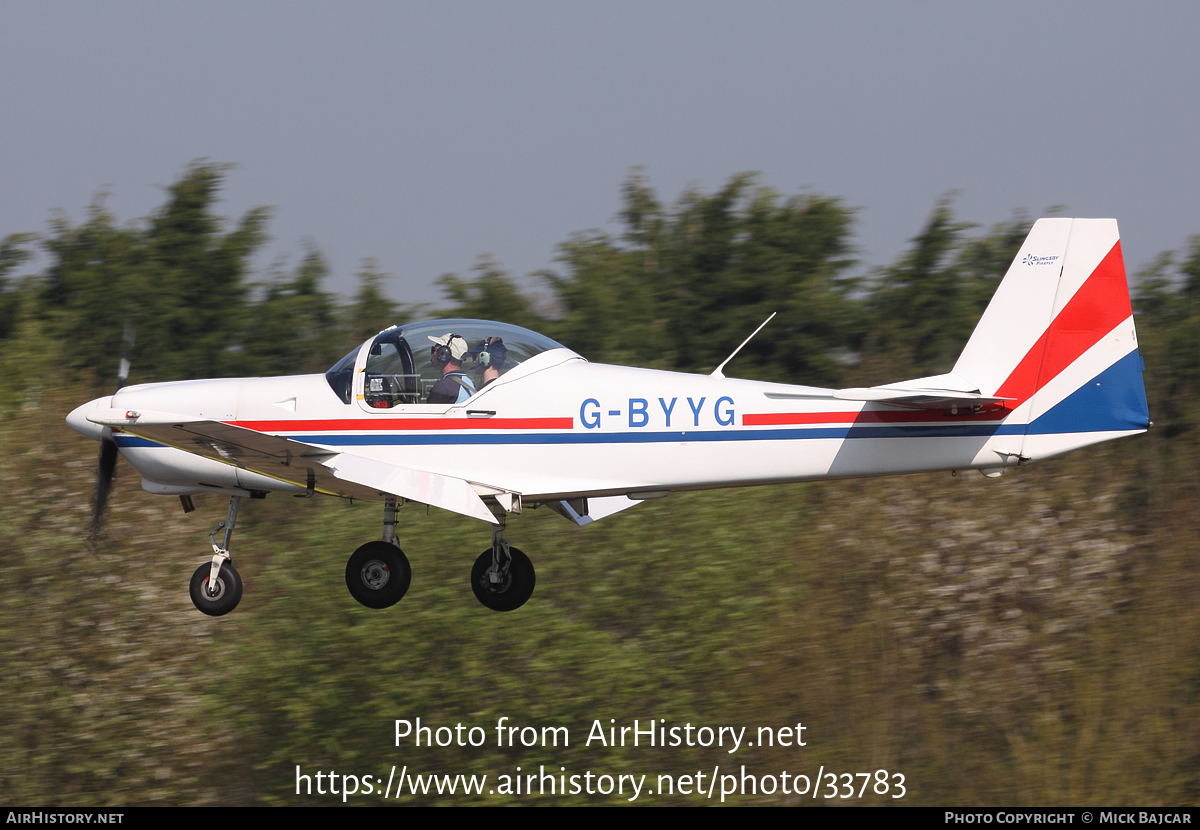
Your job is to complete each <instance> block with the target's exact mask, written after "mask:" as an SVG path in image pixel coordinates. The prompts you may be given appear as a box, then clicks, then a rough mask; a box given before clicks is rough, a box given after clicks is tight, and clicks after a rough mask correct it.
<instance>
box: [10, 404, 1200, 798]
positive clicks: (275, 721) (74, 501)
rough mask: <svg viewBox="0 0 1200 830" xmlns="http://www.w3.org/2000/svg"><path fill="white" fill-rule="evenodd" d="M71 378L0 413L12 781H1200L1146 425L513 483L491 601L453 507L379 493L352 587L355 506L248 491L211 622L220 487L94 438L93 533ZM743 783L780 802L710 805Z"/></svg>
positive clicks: (1168, 540) (1165, 482) (1186, 520)
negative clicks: (437, 775)
mask: <svg viewBox="0 0 1200 830" xmlns="http://www.w3.org/2000/svg"><path fill="white" fill-rule="evenodd" d="M75 403H78V401H75V400H73V399H71V400H68V399H66V398H64V397H60V396H55V395H50V394H46V395H45V396H43V397H41V398H38V397H37V396H34V397H30V398H28V399H26V401H25V403H24V405H23V406H22V407H21V409H20V411H18V412H17V413H15V415H14V416H13V417H12V418H10V419H9V420H8V421H7V422H6V423H4V424H3V425H0V434H2V435H3V439H4V445H5V446H6V447H8V448H9V452H10V458H9V463H8V464H7V465H6V466H5V469H4V470H3V472H2V473H0V476H2V478H3V485H4V491H5V497H4V498H3V499H2V500H0V519H2V522H0V532H2V533H3V534H4V540H3V541H4V554H3V556H2V557H0V637H2V638H3V641H4V642H5V643H6V645H7V649H6V651H7V657H6V659H5V660H4V668H5V671H4V672H3V673H0V695H3V699H4V702H5V703H4V706H3V707H0V759H2V760H0V771H2V773H3V774H2V775H0V798H2V799H3V800H5V801H7V802H9V803H26V804H45V805H50V804H63V805H67V804H73V805H104V804H142V803H170V804H205V803H233V804H255V803H258V804H264V803H265V804H290V803H314V804H315V803H326V802H335V801H337V799H335V798H333V797H329V796H327V797H324V798H321V799H305V798H297V797H296V796H295V795H294V787H295V777H294V776H295V765H296V764H299V765H301V766H302V767H303V772H306V773H310V774H311V773H314V772H316V771H317V770H324V771H328V770H330V769H336V770H337V771H338V772H339V773H352V774H358V775H361V774H365V773H368V772H369V773H371V774H374V775H381V774H382V775H385V776H386V773H387V770H388V768H389V767H390V765H391V764H393V763H395V764H397V766H398V767H399V766H400V765H403V764H408V765H409V766H410V770H409V771H410V772H413V771H418V772H422V773H427V772H435V771H441V772H450V773H459V772H462V773H472V772H473V773H484V772H486V773H488V774H489V776H490V779H489V783H490V782H491V781H492V780H494V779H495V776H497V775H500V774H505V773H508V774H511V773H512V772H514V769H515V767H516V766H518V765H519V766H521V767H522V768H523V770H524V771H525V772H528V771H529V770H530V769H534V770H536V768H537V766H538V765H539V764H544V765H546V767H548V768H549V769H551V770H552V771H557V770H558V768H559V767H560V766H565V767H566V768H567V770H566V774H568V775H570V774H573V773H582V772H584V771H585V770H587V769H591V770H593V771H597V772H607V773H610V774H616V773H636V774H639V775H640V774H642V773H646V774H648V776H649V778H648V780H647V786H651V787H652V786H653V785H652V781H653V777H654V776H655V775H657V774H658V773H671V774H675V775H680V774H685V773H688V772H695V770H696V769H711V768H712V767H713V766H714V765H717V764H720V765H721V766H722V768H723V770H722V771H730V772H731V771H734V770H735V769H736V767H738V766H740V765H741V764H745V765H746V767H747V768H748V770H750V771H753V772H754V773H756V774H758V775H763V774H768V773H772V774H778V772H779V771H780V770H784V769H786V770H788V771H789V772H791V773H793V774H796V773H807V774H808V775H810V776H811V775H813V774H814V773H815V772H816V769H817V767H819V766H820V765H824V766H825V768H826V770H836V771H839V772H860V771H874V770H876V769H881V768H882V769H887V770H889V771H892V772H901V773H903V774H904V775H905V776H906V781H907V786H908V792H909V795H908V797H907V798H905V803H915V804H951V803H953V804H956V805H968V806H970V805H980V806H981V805H994V804H1003V805H1006V806H1009V805H1011V806H1014V807H1015V806H1038V805H1040V806H1049V805H1061V804H1086V805H1095V806H1104V805H1113V806H1116V805H1122V804H1123V805H1129V804H1135V803H1136V804H1151V805H1154V804H1162V805H1178V804H1185V803H1192V804H1194V803H1196V802H1197V801H1198V800H1200V654H1198V649H1200V646H1198V645H1197V643H1198V642H1200V637H1198V636H1197V635H1198V634H1200V611H1198V610H1197V602H1196V598H1197V595H1198V591H1197V588H1198V577H1197V575H1196V574H1197V565H1198V564H1200V561H1198V560H1200V553H1198V552H1200V545H1198V544H1197V543H1198V541H1200V540H1198V539H1197V527H1196V520H1195V515H1196V514H1195V501H1194V494H1195V492H1196V486H1195V485H1196V475H1197V474H1196V472H1195V470H1196V464H1195V463H1194V461H1195V458H1194V453H1189V452H1187V451H1184V450H1180V449H1179V448H1178V447H1171V446H1167V445H1166V444H1165V442H1163V441H1161V440H1160V439H1159V438H1158V437H1156V436H1155V435H1153V434H1151V435H1149V436H1142V437H1138V438H1134V439H1126V440H1124V441H1120V442H1116V443H1114V444H1111V445H1106V446H1103V447H1098V448H1092V449H1088V450H1084V451H1081V452H1078V453H1075V454H1073V455H1071V456H1068V457H1066V458H1064V459H1061V460H1058V461H1053V462H1048V463H1044V464H1040V465H1036V466H1034V467H1031V468H1028V469H1020V470H1014V471H1010V472H1009V473H1008V474H1006V475H1005V477H1004V478H1003V479H1001V480H999V481H988V480H985V479H983V478H982V477H980V476H978V475H977V474H965V475H962V476H959V477H957V478H951V477H950V476H948V475H944V474H942V475H928V476H911V477H904V478H892V479H878V480H858V481H843V482H824V483H817V484H798V485H790V486H783V487H773V488H755V489H749V490H740V491H713V492H705V493H694V494H674V495H672V496H671V497H669V498H667V499H665V500H662V501H658V502H647V503H645V504H642V505H639V506H637V507H635V508H632V509H630V510H629V511H627V512H626V513H622V514H619V515H617V516H614V517H612V518H610V519H606V520H605V521H603V522H601V523H598V524H596V525H593V526H591V527H588V528H583V529H579V528H575V527H574V526H572V525H570V524H569V523H567V522H565V521H563V520H562V519H561V518H559V517H558V516H556V515H554V514H552V513H551V512H550V511H549V510H547V509H539V510H537V511H534V512H532V513H527V514H526V515H524V516H521V517H518V518H516V519H514V521H512V522H511V523H510V529H509V533H508V536H509V539H510V541H511V542H512V543H513V544H514V545H516V546H517V547H520V548H521V549H522V550H524V551H525V552H526V553H527V554H528V555H529V556H530V557H531V559H532V560H533V562H534V564H535V566H536V567H537V574H538V583H537V590H536V592H535V593H534V596H533V599H532V600H530V602H529V604H528V605H527V606H526V607H525V608H523V609H521V610H519V611H517V612H514V613H511V614H495V613H492V612H489V611H487V610H486V609H484V608H483V607H482V606H480V605H479V604H478V602H476V600H475V599H474V596H473V595H472V593H471V590H470V587H469V585H468V582H467V574H468V572H469V569H470V566H471V563H472V562H473V561H474V559H475V557H476V556H477V555H478V554H479V553H480V552H481V551H482V550H483V549H484V548H485V547H486V546H487V545H488V543H489V534H488V531H487V528H486V527H485V526H484V525H482V524H480V523H477V522H472V521H471V520H468V519H463V518H460V517H457V516H453V515H450V514H447V513H443V512H440V511H431V512H428V513H427V512H426V510H425V509H424V508H419V507H417V506H415V505H408V506H405V507H404V508H403V509H402V510H401V512H400V519H401V523H400V526H399V533H400V535H401V540H402V545H403V547H404V549H405V551H406V553H407V554H408V557H409V559H410V561H411V562H412V565H413V571H414V576H413V586H412V588H411V590H410V592H409V594H408V596H406V597H405V599H404V600H403V601H402V602H401V603H400V604H399V605H397V606H395V607H394V608H392V609H388V610H386V611H372V610H368V609H365V608H362V607H360V606H358V605H357V604H356V603H355V602H354V601H353V600H352V599H351V598H350V596H349V594H348V593H347V591H346V589H345V587H344V583H343V571H344V567H345V560H346V557H347V556H348V555H349V554H350V552H351V551H353V550H354V548H355V547H357V546H358V545H359V544H361V543H362V542H364V541H367V540H369V539H373V538H377V536H378V533H379V530H380V526H379V525H380V521H381V513H382V511H381V510H380V509H379V506H378V505H359V504H356V505H353V506H351V505H348V504H346V503H340V502H335V501H333V500H331V499H312V500H302V499H292V498H287V497H281V496H277V495H276V496H272V497H271V498H269V499H268V500H267V501H265V502H260V501H255V502H249V503H246V504H245V505H244V508H243V511H242V514H241V516H240V517H239V525H238V532H237V534H236V535H235V539H234V549H233V550H234V561H235V563H236V564H237V566H238V569H239V571H240V572H241V574H242V576H243V579H244V580H245V586H246V587H245V596H244V598H243V600H242V605H241V606H240V607H239V608H238V609H237V610H236V611H235V612H234V613H233V614H231V615H230V616H228V617H224V618H220V619H211V618H207V617H204V616H203V615H201V614H200V613H198V612H197V611H195V610H194V609H193V607H192V605H191V602H190V600H189V599H188V595H187V581H188V578H189V577H190V575H191V573H192V571H193V570H194V569H195V567H196V566H197V565H198V564H200V563H201V562H203V561H205V559H206V555H205V551H206V548H207V539H206V538H205V534H206V533H207V532H208V531H209V530H210V529H211V528H212V526H213V525H215V524H216V523H217V522H218V521H219V520H220V519H221V518H223V517H224V512H225V500H224V499H218V498H215V497H209V498H206V499H204V500H202V501H201V503H200V509H199V510H198V511H197V512H196V513H194V514H191V515H190V516H186V517H185V516H184V515H183V514H182V513H181V512H180V510H179V506H178V502H176V501H175V500H173V499H164V498H160V497H152V496H149V495H147V494H145V493H142V492H141V491H140V489H139V488H138V478H137V476H136V474H135V473H134V472H133V470H132V469H131V468H129V467H128V466H127V465H124V463H122V464H121V466H120V467H119V470H118V481H117V489H116V492H115V495H114V499H113V503H112V510H111V513H110V516H109V520H108V525H107V529H106V532H105V534H104V536H103V538H102V539H101V540H100V542H99V543H98V545H96V546H95V547H94V548H93V547H92V546H91V545H90V544H89V543H88V541H87V539H86V533H85V528H86V525H87V519H88V513H89V498H90V492H91V487H92V474H93V468H94V465H95V456H96V451H97V445H95V444H93V443H91V442H88V441H85V440H84V439H82V438H80V437H78V436H76V435H74V433H71V432H70V431H69V430H68V429H67V428H66V427H65V425H64V424H63V421H62V417H63V415H65V413H66V412H67V411H68V410H69V409H70V407H71V406H72V405H74V404H75ZM418 716H419V717H420V718H421V719H422V722H423V723H428V724H431V725H434V726H438V725H449V726H453V725H454V724H455V723H458V722H462V723H464V724H468V725H479V726H482V727H484V728H485V729H486V730H487V735H488V742H487V745H485V746H484V747H481V748H478V749H471V748H466V749H463V748H457V747H451V748H446V749H439V748H432V749H425V748H421V749H413V748H411V746H405V747H401V748H396V747H394V746H393V726H392V722H393V719H395V718H410V719H412V718H415V717H418ZM502 716H507V717H509V718H510V719H511V720H510V721H509V723H510V724H511V725H514V726H522V725H534V726H538V727H542V726H567V727H568V728H569V729H570V732H571V740H572V743H573V745H572V746H571V747H570V748H562V747H559V748H557V749H555V748H545V749H541V748H538V749H526V748H523V747H518V748H515V749H509V748H504V749H498V748H496V746H495V730H494V726H495V723H496V721H497V719H498V718H500V717H502ZM610 718H613V719H615V720H616V725H617V726H621V725H632V721H633V720H634V719H635V718H636V719H640V720H642V721H643V724H644V721H645V720H646V719H650V718H656V719H657V718H662V719H665V720H666V725H667V726H671V725H674V724H682V723H684V722H691V723H692V724H695V725H710V726H721V725H729V726H738V727H740V726H746V727H747V739H748V740H753V734H752V733H753V732H754V729H755V728H756V727H757V726H773V727H781V726H787V725H795V723H797V722H803V723H804V724H805V725H806V726H807V727H808V728H807V730H806V732H805V738H806V740H807V742H808V746H807V747H803V748H789V749H782V748H778V747H776V748H774V749H771V748H763V747H754V748H752V749H746V748H743V749H742V750H741V751H740V752H738V753H736V754H734V755H730V754H727V753H726V752H725V751H723V750H721V749H718V748H711V749H700V748H694V749H686V748H684V749H670V748H667V749H661V748H646V747H641V748H637V749H634V748H631V747H626V748H623V749H622V748H615V749H606V748H604V747H597V746H593V747H591V748H585V747H584V746H583V742H584V740H585V738H586V737H587V734H588V730H589V727H590V725H591V722H592V720H593V719H600V720H601V722H602V723H603V724H604V725H606V726H607V725H609V719H610ZM626 797H627V796H626ZM578 798H579V797H573V798H571V799H569V800H568V802H567V803H573V802H575V801H577V800H578ZM596 798H597V799H598V800H611V801H613V802H614V803H623V802H624V799H623V798H621V797H617V796H612V797H608V798H605V797H599V796H597V797H596ZM442 800H443V801H448V800H450V799H449V798H448V797H446V798H444V799H442ZM477 800H478V799H477ZM483 800H485V801H489V802H490V803H496V802H495V801H494V799H486V798H485V799H483ZM647 800H648V801H649V802H650V803H666V802H668V801H670V800H671V799H669V798H663V797H659V796H654V797H653V798H652V799H647V798H645V797H643V799H642V801H647ZM675 800H676V801H684V802H687V801H692V800H694V797H693V798H692V799H684V798H681V797H676V799H675ZM882 800H883V799H872V798H871V797H869V796H868V797H866V798H865V799H864V801H866V802H867V803H873V802H874V801H882ZM361 801H362V802H363V803H372V804H374V803H379V801H378V798H377V797H374V798H371V797H367V798H363V799H361ZM757 801H762V802H785V803H786V801H787V798H786V797H785V796H783V795H782V794H779V793H777V794H776V795H774V796H760V797H758V798H746V799H739V802H740V803H745V802H757ZM801 801H802V802H803V803H812V802H811V801H810V800H808V799H802V800H801ZM522 803H553V802H552V801H551V800H549V799H548V798H547V799H541V798H538V799H526V800H524V801H523V802H522ZM639 803H640V802H639ZM816 803H819V804H820V803H825V802H824V800H823V799H818V800H817V801H816Z"/></svg>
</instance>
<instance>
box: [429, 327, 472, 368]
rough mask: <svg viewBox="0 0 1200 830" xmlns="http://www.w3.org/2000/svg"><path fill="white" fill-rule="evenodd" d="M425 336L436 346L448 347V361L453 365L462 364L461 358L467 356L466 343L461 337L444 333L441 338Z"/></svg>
mask: <svg viewBox="0 0 1200 830" xmlns="http://www.w3.org/2000/svg"><path fill="white" fill-rule="evenodd" d="M426 336H427V337H428V338H429V339H430V340H432V341H433V342H434V344H436V345H438V346H449V347H450V359H451V360H453V361H454V362H455V363H462V361H463V358H464V357H466V356H467V352H468V351H469V349H468V348H467V341H466V339H465V338H463V336H462V335H459V334H451V333H446V334H443V335H442V336H441V337H434V336H433V335H426Z"/></svg>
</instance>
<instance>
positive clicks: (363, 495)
mask: <svg viewBox="0 0 1200 830" xmlns="http://www.w3.org/2000/svg"><path fill="white" fill-rule="evenodd" d="M87 419H88V420H89V421H91V422H92V423H96V424H100V425H101V426H106V427H112V428H114V429H119V430H121V431H122V432H127V433H129V434H130V435H136V436H137V437H139V438H145V439H147V440H150V441H155V442H158V443H160V444H164V445H166V446H169V447H174V448H176V449H180V450H183V451H185V452H190V453H194V454H196V455H200V456H204V457H205V458H211V459H213V460H214V461H222V462H224V463H226V464H232V465H234V466H236V467H242V468H244V469H246V470H250V471H251V472H255V473H261V474H262V475H265V476H270V477H271V478H275V479H279V480H281V481H287V482H290V483H292V484H297V485H299V486H301V487H307V488H308V489H309V490H310V491H313V492H318V493H325V494H327V495H332V496H342V497H343V498H358V499H369V500H378V499H379V498H380V497H382V496H387V495H391V496H398V497H400V498H403V499H406V500H408V501H415V502H420V503H421V504H428V505H431V506H433V507H441V508H443V509H445V510H451V511H453V512H455V513H461V514H462V515H464V516H470V517H472V518H474V519H482V520H483V521H485V522H491V523H493V524H495V523H496V518H495V517H494V516H493V515H492V513H491V511H490V510H488V508H487V505H486V504H484V502H483V499H481V498H480V497H479V494H478V493H476V491H475V488H474V487H472V485H471V483H470V482H468V481H466V480H464V479H461V478H455V477H453V476H444V475H440V474H438V473H431V472H428V471H425V470H414V469H411V468H408V467H401V466H398V465H395V464H387V463H385V462H382V461H376V460H374V459H370V458H364V457H362V456H357V455H353V454H350V453H345V452H341V451H339V450H332V449H329V448H327V447H322V446H319V445H316V444H307V443H304V442H303V441H295V440H293V439H291V438H284V437H282V436H278V435H270V434H268V433H265V432H256V431H255V430H252V429H245V428H244V427H237V426H233V425H231V424H226V423H223V422H221V421H211V420H201V419H195V418H188V417H186V416H182V415H175V414H173V413H169V412H146V411H142V412H129V411H126V410H115V409H102V410H95V411H93V412H91V413H89V414H88V416H87ZM485 487H486V485H485ZM490 489H494V488H490Z"/></svg>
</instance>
